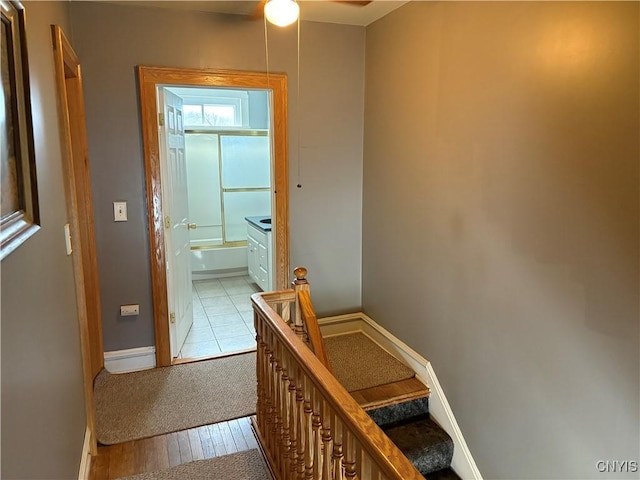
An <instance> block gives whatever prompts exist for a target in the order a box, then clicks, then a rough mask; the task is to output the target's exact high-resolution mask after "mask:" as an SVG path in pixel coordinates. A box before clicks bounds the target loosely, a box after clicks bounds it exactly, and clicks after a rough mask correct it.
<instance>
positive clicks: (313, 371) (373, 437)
mask: <svg viewBox="0 0 640 480" xmlns="http://www.w3.org/2000/svg"><path fill="white" fill-rule="evenodd" d="M295 298H296V296H295V294H293V292H292V291H282V292H274V293H256V294H254V295H252V296H251V301H252V304H253V308H254V319H255V328H256V338H257V342H258V351H257V362H256V369H257V377H258V387H257V388H258V405H257V415H256V416H257V428H258V431H259V433H260V437H261V440H262V442H263V447H264V449H265V452H266V454H267V457H268V458H269V460H270V464H271V467H272V469H273V471H274V473H275V475H276V477H277V479H279V480H280V479H282V480H284V479H296V480H305V479H310V480H311V479H313V480H345V479H352V478H358V479H361V480H369V479H374V480H423V479H424V477H422V475H420V473H419V472H418V471H417V470H416V469H415V467H414V466H413V465H412V464H411V462H409V460H408V459H407V458H406V457H405V456H404V455H403V454H402V452H401V451H400V450H399V449H398V448H397V447H396V446H395V445H394V444H393V442H391V440H389V438H388V437H387V436H386V435H385V434H384V432H382V430H380V428H379V427H378V426H377V425H376V424H375V423H374V422H373V420H371V418H370V417H369V416H368V415H367V414H366V413H365V412H364V410H362V408H360V406H359V405H358V403H357V402H356V401H355V400H354V399H353V397H351V395H349V393H348V392H347V391H346V390H345V389H344V387H343V386H342V385H341V384H340V383H339V382H338V381H337V380H336V378H335V377H334V376H333V375H332V374H331V372H330V371H329V370H328V369H327V368H326V367H325V366H324V365H323V364H322V362H321V361H320V360H319V359H318V358H317V357H316V356H315V355H314V354H313V352H311V350H310V349H309V348H307V346H306V345H305V343H304V342H303V341H302V340H301V339H300V338H299V337H298V336H297V335H296V333H295V332H294V331H293V330H292V329H291V328H290V327H289V325H288V324H287V323H285V321H284V320H283V319H282V318H281V317H280V316H279V315H278V314H277V313H276V311H275V310H274V308H276V309H279V310H281V311H287V312H288V307H284V305H283V304H285V303H288V302H290V301H295ZM303 303H304V301H303ZM272 306H273V307H272ZM303 308H304V307H303Z"/></svg>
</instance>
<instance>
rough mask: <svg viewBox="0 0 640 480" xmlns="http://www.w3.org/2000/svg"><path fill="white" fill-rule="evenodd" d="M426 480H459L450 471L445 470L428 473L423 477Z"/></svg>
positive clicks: (448, 469)
mask: <svg viewBox="0 0 640 480" xmlns="http://www.w3.org/2000/svg"><path fill="white" fill-rule="evenodd" d="M423 476H424V478H426V479H427V480H461V479H460V477H459V476H458V475H457V474H456V472H454V471H453V470H451V469H450V468H445V469H444V470H438V471H437V472H432V473H428V474H426V475H423Z"/></svg>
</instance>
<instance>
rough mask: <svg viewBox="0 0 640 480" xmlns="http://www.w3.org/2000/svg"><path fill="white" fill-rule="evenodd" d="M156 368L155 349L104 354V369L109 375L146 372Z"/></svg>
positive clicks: (136, 349)
mask: <svg viewBox="0 0 640 480" xmlns="http://www.w3.org/2000/svg"><path fill="white" fill-rule="evenodd" d="M155 366H156V347H139V348H129V349H128V350H114V351H112V352H104V368H106V369H107V371H108V372H110V373H127V372H136V371H138V370H147V369H149V368H155Z"/></svg>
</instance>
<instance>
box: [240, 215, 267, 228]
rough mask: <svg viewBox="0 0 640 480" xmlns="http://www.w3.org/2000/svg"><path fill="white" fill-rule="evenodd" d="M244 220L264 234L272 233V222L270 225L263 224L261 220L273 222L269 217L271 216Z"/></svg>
mask: <svg viewBox="0 0 640 480" xmlns="http://www.w3.org/2000/svg"><path fill="white" fill-rule="evenodd" d="M244 219H245V220H246V221H247V222H249V223H250V224H251V225H253V226H254V227H256V228H257V229H259V230H262V231H263V232H270V231H271V222H269V223H263V222H261V220H271V216H269V215H267V216H264V217H244Z"/></svg>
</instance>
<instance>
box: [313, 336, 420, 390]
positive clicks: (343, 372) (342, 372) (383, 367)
mask: <svg viewBox="0 0 640 480" xmlns="http://www.w3.org/2000/svg"><path fill="white" fill-rule="evenodd" d="M324 344H325V347H326V349H327V354H328V355H329V362H330V363H331V368H333V374H334V376H335V377H336V378H337V379H338V381H339V382H340V383H341V384H342V386H343V387H344V388H345V389H346V390H347V391H348V392H355V391H356V390H362V389H364V388H371V387H377V386H379V385H386V384H387V383H393V382H399V381H401V380H407V379H409V378H413V376H414V371H413V370H411V369H410V368H409V367H407V366H406V365H405V364H403V363H402V362H400V361H399V360H397V359H396V358H394V357H393V356H391V355H390V354H389V353H387V352H386V351H385V350H383V349H382V348H380V347H379V346H378V345H377V344H376V343H374V342H373V341H372V340H371V339H370V338H369V337H367V336H366V335H364V334H362V333H351V334H348V335H339V336H336V337H327V338H325V339H324Z"/></svg>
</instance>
